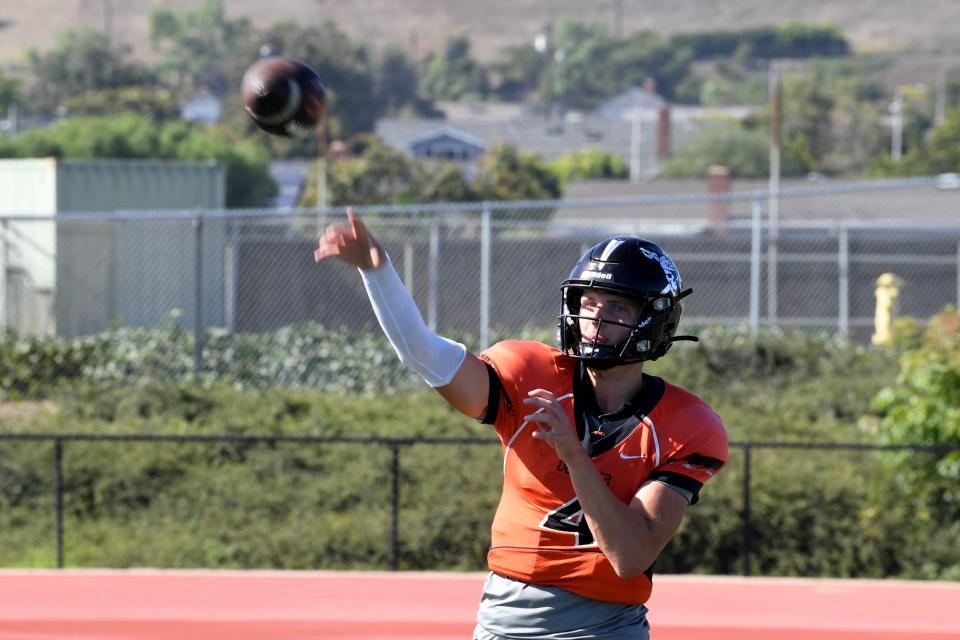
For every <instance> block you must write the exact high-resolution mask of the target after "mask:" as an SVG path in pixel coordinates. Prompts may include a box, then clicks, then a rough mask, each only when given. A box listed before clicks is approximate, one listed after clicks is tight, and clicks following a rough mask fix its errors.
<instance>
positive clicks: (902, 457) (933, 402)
mask: <svg viewBox="0 0 960 640" xmlns="http://www.w3.org/2000/svg"><path fill="white" fill-rule="evenodd" d="M896 341H897V344H898V345H899V348H900V349H901V355H900V374H899V375H898V376H897V381H896V383H895V384H894V385H891V386H889V387H887V388H886V389H884V390H883V391H881V392H880V393H879V394H877V396H876V397H875V398H874V400H873V403H872V404H871V412H872V414H873V419H868V420H866V421H865V422H864V424H865V426H866V427H867V428H868V430H870V431H871V432H872V433H874V434H876V435H877V436H879V438H880V440H881V442H883V443H885V444H919V445H947V446H952V447H955V448H954V450H953V451H952V452H951V453H946V454H931V453H925V452H903V453H896V454H890V457H889V458H888V462H890V464H891V466H892V468H893V470H894V481H895V483H896V488H897V489H898V490H899V491H901V492H902V493H903V494H905V495H906V496H907V497H908V498H909V499H911V500H913V501H915V502H916V503H917V504H918V506H920V514H921V517H925V518H927V519H928V520H930V521H931V522H934V523H938V524H940V525H952V526H956V523H957V521H958V519H960V314H958V313H957V310H956V309H954V308H953V307H947V308H946V309H945V310H944V311H943V312H942V313H940V314H938V315H937V316H934V317H933V318H931V320H930V323H929V325H928V327H927V328H926V330H925V331H921V330H920V329H919V328H918V327H917V325H916V323H915V322H912V321H910V320H909V319H908V320H906V321H901V322H900V323H898V326H897V331H896Z"/></svg>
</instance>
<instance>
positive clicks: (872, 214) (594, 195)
mask: <svg viewBox="0 0 960 640" xmlns="http://www.w3.org/2000/svg"><path fill="white" fill-rule="evenodd" d="M890 185H893V187H894V188H889V186H890ZM901 185H902V186H901ZM767 188H768V181H767V180H766V179H762V180H761V179H752V180H748V179H733V180H732V181H731V192H732V193H736V194H745V193H748V192H755V193H763V192H765V191H766V190H767ZM806 189H809V190H810V191H811V192H810V194H809V195H797V194H798V192H800V191H803V190H806ZM780 190H781V191H785V192H788V194H787V195H785V196H784V197H782V198H780V200H779V201H778V207H779V219H780V220H781V221H782V222H783V223H784V224H791V223H800V224H803V223H805V222H807V221H811V220H822V221H829V220H847V221H853V220H866V221H879V220H884V221H899V222H904V221H909V220H918V221H930V222H938V221H940V222H950V223H955V222H956V221H957V220H960V190H958V189H956V188H952V189H951V188H938V187H937V186H934V185H930V184H920V185H910V184H906V183H903V182H902V181H899V180H892V181H890V180H856V181H851V180H839V179H837V180H832V179H827V178H818V179H816V180H810V179H806V178H790V179H784V180H781V183H780ZM817 191H819V192H820V193H817ZM825 191H829V193H827V192H825ZM708 193H709V191H708V185H707V180H706V178H703V179H690V180H659V179H657V180H651V181H649V182H641V183H635V182H630V181H627V180H590V181H580V182H572V183H570V184H569V185H567V188H566V190H565V193H564V199H565V200H576V201H591V200H592V201H597V200H603V199H610V200H614V199H619V200H620V202H609V203H603V202H600V203H597V206H571V207H559V208H557V210H556V214H555V215H554V220H555V221H557V222H567V221H569V222H573V221H577V222H589V221H594V222H595V223H597V224H600V223H603V224H613V225H617V224H620V225H630V224H648V225H650V224H654V223H656V224H661V225H663V224H666V225H669V224H684V225H685V224H690V223H694V222H695V221H702V222H706V221H707V219H708V218H709V217H710V215H711V214H713V215H716V214H717V213H718V212H726V214H727V216H728V217H729V218H730V219H749V218H750V217H751V216H752V213H753V203H752V202H751V201H750V200H748V199H744V200H735V201H728V202H722V203H718V202H716V201H714V202H713V203H711V202H706V201H702V200H701V201H696V202H682V201H679V198H678V199H677V200H671V198H670V196H691V195H693V196H698V195H706V194H708ZM631 198H644V199H646V198H652V199H653V200H654V201H653V202H641V203H637V202H633V203H631V202H630V199H631ZM761 202H762V205H763V215H764V216H766V215H767V214H768V208H767V207H768V201H767V199H766V197H765V196H764V197H763V198H762V199H761ZM591 204H592V203H591ZM718 204H719V205H721V206H720V208H719V209H718V208H716V207H717V205H718ZM711 207H714V208H713V209H711Z"/></svg>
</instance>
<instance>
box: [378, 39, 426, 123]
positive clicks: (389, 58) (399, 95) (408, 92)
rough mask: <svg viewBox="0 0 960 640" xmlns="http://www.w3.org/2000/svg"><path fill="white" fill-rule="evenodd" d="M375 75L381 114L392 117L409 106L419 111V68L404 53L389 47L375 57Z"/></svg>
mask: <svg viewBox="0 0 960 640" xmlns="http://www.w3.org/2000/svg"><path fill="white" fill-rule="evenodd" d="M372 72H373V84H374V92H375V94H376V96H377V102H378V105H379V108H378V109H377V111H378V113H380V114H385V115H388V116H393V115H396V114H397V113H398V112H399V111H400V110H401V109H402V108H403V107H406V106H410V107H412V108H413V109H414V111H418V110H419V109H418V106H419V103H420V100H419V98H418V96H417V69H416V65H414V63H413V62H411V60H410V59H409V58H408V57H407V54H406V53H404V52H403V50H402V49H400V48H399V47H397V46H395V45H389V46H387V47H386V48H385V49H383V50H382V51H380V52H379V53H378V54H377V55H376V56H374V62H373V69H372Z"/></svg>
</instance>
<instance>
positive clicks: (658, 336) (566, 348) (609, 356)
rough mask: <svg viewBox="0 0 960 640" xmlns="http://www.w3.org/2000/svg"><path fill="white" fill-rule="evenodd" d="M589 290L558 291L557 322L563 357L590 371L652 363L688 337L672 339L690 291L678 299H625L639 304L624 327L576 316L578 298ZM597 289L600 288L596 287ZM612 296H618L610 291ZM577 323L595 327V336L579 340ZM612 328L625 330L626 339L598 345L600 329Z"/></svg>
mask: <svg viewBox="0 0 960 640" xmlns="http://www.w3.org/2000/svg"><path fill="white" fill-rule="evenodd" d="M589 288H591V287H582V286H572V285H565V286H563V287H562V288H561V291H562V295H563V313H562V314H561V316H560V318H559V320H560V349H561V350H562V351H563V352H564V353H566V354H567V355H570V356H573V357H575V358H578V359H581V360H583V361H584V362H585V364H586V365H587V366H588V367H590V368H592V369H610V368H611V367H615V366H617V365H621V364H630V363H634V362H644V361H647V360H656V359H657V358H659V357H661V356H662V355H664V354H665V353H666V352H667V351H668V350H669V349H670V346H671V344H672V342H673V341H674V340H684V339H689V337H688V336H678V337H677V338H673V333H674V332H675V331H676V329H677V324H678V323H679V320H680V313H681V305H680V304H679V301H680V299H681V298H682V297H685V296H686V295H689V293H690V290H687V291H685V292H683V293H682V294H681V295H679V296H671V295H668V294H653V295H645V296H644V297H643V298H638V297H637V296H634V295H629V296H627V295H625V294H621V295H625V297H627V298H629V299H631V300H634V301H636V302H638V303H639V311H638V313H637V319H636V321H635V322H634V323H633V324H627V323H624V322H619V321H616V320H611V319H607V318H603V317H595V316H588V315H583V314H581V313H580V298H581V296H582V295H583V292H584V291H585V290H586V289H589ZM597 289H598V290H604V288H600V287H597ZM614 293H619V292H616V291H614ZM580 321H586V322H591V323H594V324H596V328H597V331H596V334H595V337H594V338H593V339H592V340H586V339H584V338H583V335H582V332H581V329H580ZM605 325H606V326H616V327H623V328H625V329H629V333H627V335H626V337H624V338H623V339H622V340H620V341H619V342H617V343H614V344H606V343H601V342H599V338H600V335H601V333H602V329H603V327H604V326H605Z"/></svg>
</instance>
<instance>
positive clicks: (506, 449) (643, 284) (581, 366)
mask: <svg viewBox="0 0 960 640" xmlns="http://www.w3.org/2000/svg"><path fill="white" fill-rule="evenodd" d="M347 216H348V218H349V225H343V224H335V225H331V226H330V227H329V228H328V229H327V230H326V233H325V234H324V235H323V237H322V238H321V239H320V245H319V247H318V248H317V250H316V251H315V253H314V259H315V260H316V261H317V262H319V261H321V260H324V259H327V258H330V257H337V258H340V259H341V260H343V261H345V262H347V263H349V264H352V265H354V266H356V267H358V268H359V269H360V272H361V275H362V277H363V282H364V285H365V287H366V289H367V293H368V295H369V297H370V301H371V304H372V305H373V308H374V311H375V313H376V316H377V319H378V320H379V321H380V325H381V327H382V328H383V330H384V332H385V333H386V335H387V338H388V339H389V340H390V343H391V344H392V345H393V347H394V349H395V350H396V352H397V354H398V355H399V356H400V359H401V361H403V362H404V363H405V364H407V365H408V366H409V367H411V368H412V369H414V370H415V371H416V372H417V373H418V374H420V375H421V376H422V377H423V378H424V379H425V380H426V381H427V383H429V384H430V385H431V386H432V387H434V388H435V389H436V390H437V392H439V393H440V395H441V396H443V398H444V399H445V400H446V401H447V402H449V403H450V404H451V405H452V406H453V407H454V408H456V409H457V410H459V411H461V412H462V413H464V414H466V415H468V416H471V417H473V418H476V419H478V420H480V421H482V422H484V423H488V424H491V425H493V426H494V428H495V429H496V431H497V434H498V436H499V437H500V440H501V442H502V444H503V474H504V480H503V494H502V496H501V500H500V505H499V507H498V508H497V513H496V516H495V517H494V521H493V527H492V540H491V547H490V551H489V553H488V556H487V560H488V565H489V568H490V573H489V574H488V576H487V579H486V582H485V584H484V592H483V597H482V599H481V602H480V609H479V612H478V615H477V626H476V629H475V631H474V639H475V640H499V639H501V638H503V639H505V638H511V639H516V638H538V639H545V638H546V639H556V640H560V639H567V638H605V639H623V640H628V639H629V640H641V639H646V638H648V637H649V626H648V624H647V620H646V612H647V609H646V607H645V606H644V603H645V602H646V601H647V599H648V598H649V596H650V592H651V589H652V582H651V576H652V567H653V563H654V561H655V560H656V558H657V556H658V555H659V554H660V551H661V550H662V549H663V547H664V545H666V543H667V541H668V540H670V538H671V537H672V536H673V535H674V533H675V532H676V531H677V528H678V527H679V526H680V522H681V520H682V518H683V515H684V512H685V510H686V508H687V506H688V505H691V504H694V503H696V502H697V500H698V499H699V493H700V488H701V487H702V486H703V484H704V483H705V482H707V480H709V479H710V478H712V477H713V476H714V475H715V474H716V473H717V472H718V471H719V470H720V469H721V467H722V466H723V465H724V463H725V462H726V460H727V436H726V432H725V430H724V427H723V424H722V423H721V421H720V419H719V418H718V417H717V415H716V414H715V413H714V412H713V411H712V410H711V409H710V407H708V406H707V405H706V404H705V403H704V402H703V401H701V400H700V399H699V398H697V397H696V396H694V395H692V394H690V393H688V392H686V391H684V390H682V389H680V388H679V387H676V386H674V385H671V384H669V383H667V382H665V381H664V380H662V379H661V378H658V377H655V376H651V375H648V374H645V373H644V372H643V365H644V362H646V361H647V360H653V359H655V358H658V357H660V356H662V355H664V354H665V353H666V352H667V350H668V349H669V348H670V346H671V344H672V343H673V342H674V341H675V340H681V339H694V340H695V338H692V337H690V336H677V337H675V335H674V334H675V332H676V329H677V323H678V322H679V320H680V314H681V311H682V305H681V300H682V299H683V298H684V297H686V296H687V295H689V293H690V290H689V289H688V290H683V289H682V286H681V280H680V274H679V273H678V272H677V269H676V267H675V266H674V264H673V262H672V261H671V260H670V258H669V257H668V256H667V254H666V253H664V251H663V249H661V248H660V247H659V246H658V245H656V244H654V243H652V242H648V241H646V240H642V239H640V238H633V237H616V238H611V239H609V240H606V241H604V242H601V243H600V244H598V245H596V246H595V247H593V248H591V249H590V250H589V251H587V252H586V253H585V254H584V255H583V257H581V258H580V260H579V261H578V262H577V264H576V266H575V267H574V268H573V271H572V272H571V273H570V276H569V278H568V279H567V280H565V281H564V282H563V284H562V286H561V292H562V313H561V316H560V348H559V349H557V348H554V347H550V346H547V345H545V344H542V343H539V342H533V341H517V340H507V341H504V342H499V343H497V344H495V345H493V346H492V347H490V348H489V349H487V350H486V351H484V352H483V353H481V354H480V355H479V356H476V355H474V354H471V353H470V352H469V351H468V350H467V349H466V347H464V345H462V344H459V343H457V342H453V341H451V340H448V339H446V338H443V337H440V336H438V335H436V334H435V333H433V332H432V331H430V330H429V329H428V328H427V326H426V325H425V324H424V322H423V319H422V317H421V315H420V313H419V311H418V310H417V307H416V305H415V304H414V302H413V299H412V298H411V296H410V294H409V293H408V292H407V291H406V289H404V287H403V284H402V283H401V281H400V278H399V276H398V275H397V273H396V270H395V269H394V268H393V266H392V264H391V262H390V259H389V257H388V256H387V254H386V252H385V251H384V249H383V247H381V245H380V244H379V243H378V242H377V241H376V240H375V239H374V238H373V237H372V236H371V235H370V234H369V232H368V231H367V229H366V228H365V227H364V225H363V223H362V222H361V220H360V218H359V217H358V216H357V215H356V214H354V213H353V212H352V211H348V212H347Z"/></svg>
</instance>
